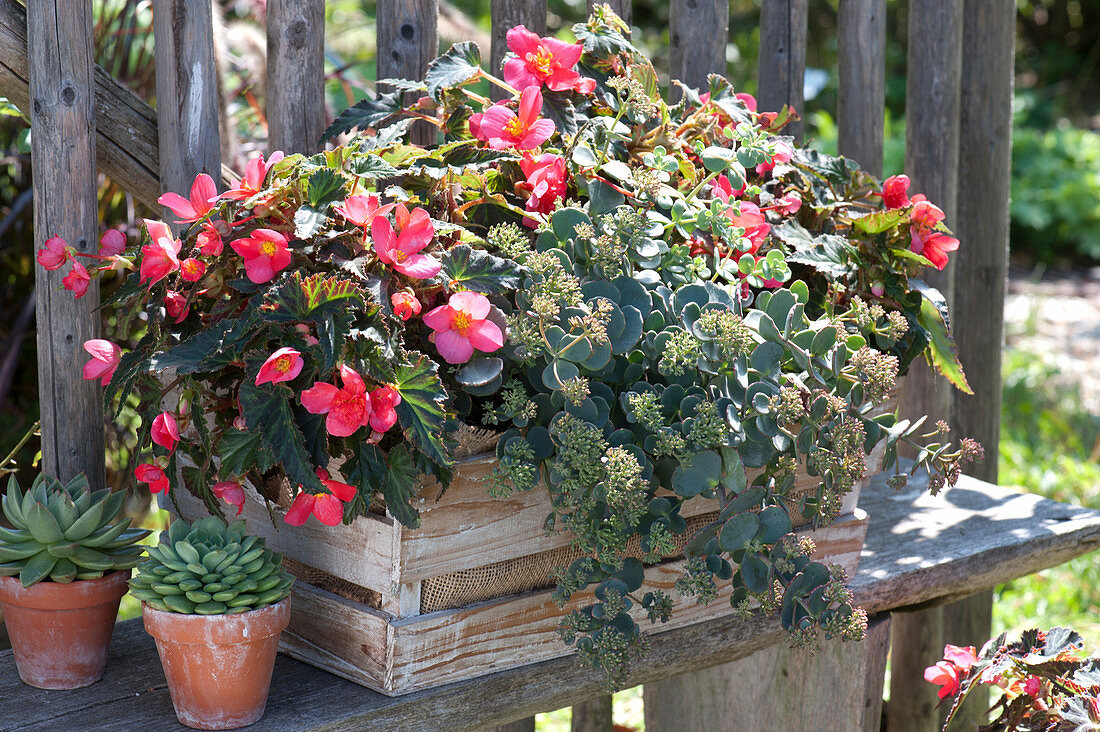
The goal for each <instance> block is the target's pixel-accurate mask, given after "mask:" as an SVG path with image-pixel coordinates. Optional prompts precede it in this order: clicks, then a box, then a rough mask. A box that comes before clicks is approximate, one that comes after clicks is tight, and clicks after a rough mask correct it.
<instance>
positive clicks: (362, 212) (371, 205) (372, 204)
mask: <svg viewBox="0 0 1100 732" xmlns="http://www.w3.org/2000/svg"><path fill="white" fill-rule="evenodd" d="M393 206H394V204H392V203H387V204H386V205H384V206H379V205H378V196H348V197H347V198H345V199H344V204H343V205H342V206H336V207H335V208H336V212H337V213H338V214H340V215H341V216H343V217H344V218H345V219H347V220H348V221H350V222H351V223H353V224H355V225H356V226H362V227H363V228H364V229H369V228H370V225H371V222H372V221H374V219H375V217H377V216H385V215H386V214H388V213H389V212H390V211H391V210H393Z"/></svg>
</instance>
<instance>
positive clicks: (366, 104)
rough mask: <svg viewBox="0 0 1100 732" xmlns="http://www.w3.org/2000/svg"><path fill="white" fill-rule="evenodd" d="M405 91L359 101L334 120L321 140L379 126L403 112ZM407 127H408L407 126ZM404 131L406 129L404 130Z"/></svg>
mask: <svg viewBox="0 0 1100 732" xmlns="http://www.w3.org/2000/svg"><path fill="white" fill-rule="evenodd" d="M403 95H404V92H403V91H402V90H400V89H397V90H394V91H391V92H385V93H382V94H378V95H377V96H375V97H367V98H365V99H362V100H361V101H359V102H358V103H356V104H354V105H352V106H350V107H348V108H347V109H345V110H344V111H343V112H341V113H340V114H339V115H337V117H336V119H335V120H333V122H332V124H331V125H329V126H328V129H327V130H325V132H324V134H323V135H321V140H320V142H324V141H325V140H327V139H329V138H330V137H335V136H336V135H342V134H344V133H345V132H350V131H351V130H353V129H355V128H359V129H360V130H365V129H367V128H368V127H379V126H381V124H382V123H383V122H386V121H387V120H389V119H391V118H392V117H394V116H396V115H398V114H400V113H401V111H402V110H403V109H404V103H403V101H402V97H403ZM406 129H407V128H406ZM402 132H404V130H403V131H402Z"/></svg>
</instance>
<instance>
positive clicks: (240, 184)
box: [218, 150, 283, 201]
mask: <svg viewBox="0 0 1100 732" xmlns="http://www.w3.org/2000/svg"><path fill="white" fill-rule="evenodd" d="M282 159H283V153H282V151H281V150H279V151H276V152H273V153H271V157H270V158H269V159H268V160H267V161H266V162H265V161H264V156H263V155H257V156H256V157H254V158H252V159H251V160H249V161H248V163H246V164H245V166H244V177H243V178H241V179H240V180H239V181H237V185H236V186H234V187H233V188H230V189H229V190H228V191H226V192H225V193H223V194H221V196H219V197H218V198H220V199H224V200H227V201H241V200H243V199H245V198H251V197H252V196H255V195H256V194H257V193H259V192H260V191H262V190H263V189H264V180H266V179H267V172H268V171H269V170H271V168H272V167H274V165H275V163H277V162H279V161H280V160H282Z"/></svg>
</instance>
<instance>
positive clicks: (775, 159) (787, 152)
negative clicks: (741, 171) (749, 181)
mask: <svg viewBox="0 0 1100 732" xmlns="http://www.w3.org/2000/svg"><path fill="white" fill-rule="evenodd" d="M793 155H794V149H793V148H791V146H790V145H788V144H787V143H785V142H783V141H782V140H776V142H775V154H774V155H772V159H771V162H768V163H760V164H759V165H757V166H756V173H757V175H764V173H767V172H768V171H769V170H771V169H772V168H774V167H775V166H777V165H779V164H780V163H786V162H790V159H791V157H792V156H793Z"/></svg>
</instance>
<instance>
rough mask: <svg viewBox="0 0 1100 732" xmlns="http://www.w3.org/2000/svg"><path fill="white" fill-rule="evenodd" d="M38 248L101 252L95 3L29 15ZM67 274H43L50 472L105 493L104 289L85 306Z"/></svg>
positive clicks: (40, 324)
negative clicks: (59, 245) (93, 369)
mask: <svg viewBox="0 0 1100 732" xmlns="http://www.w3.org/2000/svg"><path fill="white" fill-rule="evenodd" d="M27 48H28V52H29V56H28V58H29V59H30V69H29V71H30V79H29V81H30V98H31V102H30V110H29V111H30V114H31V130H32V132H33V134H32V135H31V165H32V167H33V168H34V245H35V248H36V249H37V248H38V247H41V246H42V243H43V242H44V241H45V240H46V239H48V238H50V237H51V236H60V237H62V238H63V239H65V241H66V242H68V243H69V244H70V245H71V246H73V247H74V248H75V249H76V250H77V251H78V252H84V253H94V252H95V251H96V250H97V249H98V248H99V221H98V208H97V205H96V186H97V184H98V179H97V173H96V167H95V107H94V101H93V96H92V95H93V88H94V87H93V83H94V82H93V78H94V73H93V68H94V65H95V64H94V63H93V60H92V4H91V0H41V1H40V2H32V3H31V4H30V7H29V8H28V12H27ZM67 272H68V267H65V268H62V269H60V270H57V271H54V272H48V271H46V269H44V268H43V267H35V268H34V273H35V292H36V295H35V297H36V299H37V303H36V311H37V325H36V329H37V332H38V400H39V404H40V408H41V415H42V416H41V419H42V471H43V472H45V473H48V474H50V475H55V476H57V477H59V478H61V479H62V480H67V479H69V478H71V477H73V476H74V475H76V474H77V473H80V472H84V473H87V475H88V480H89V482H90V483H91V485H92V488H93V490H98V489H100V488H103V487H104V480H105V476H104V472H103V471H104V460H103V407H102V405H101V402H100V390H99V387H98V385H97V384H96V382H95V381H87V380H85V379H84V378H82V376H81V373H80V364H81V363H83V362H84V360H85V354H84V348H83V345H84V341H86V340H88V339H90V338H95V337H96V336H97V335H98V333H99V313H98V311H97V309H96V308H97V306H98V304H99V287H98V283H97V281H96V280H93V281H92V283H91V286H89V287H88V292H87V293H86V294H85V295H84V297H82V298H80V299H79V300H77V299H75V298H74V297H73V293H71V292H67V291H65V290H63V289H61V280H62V277H63V276H64V275H65V274H67Z"/></svg>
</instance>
